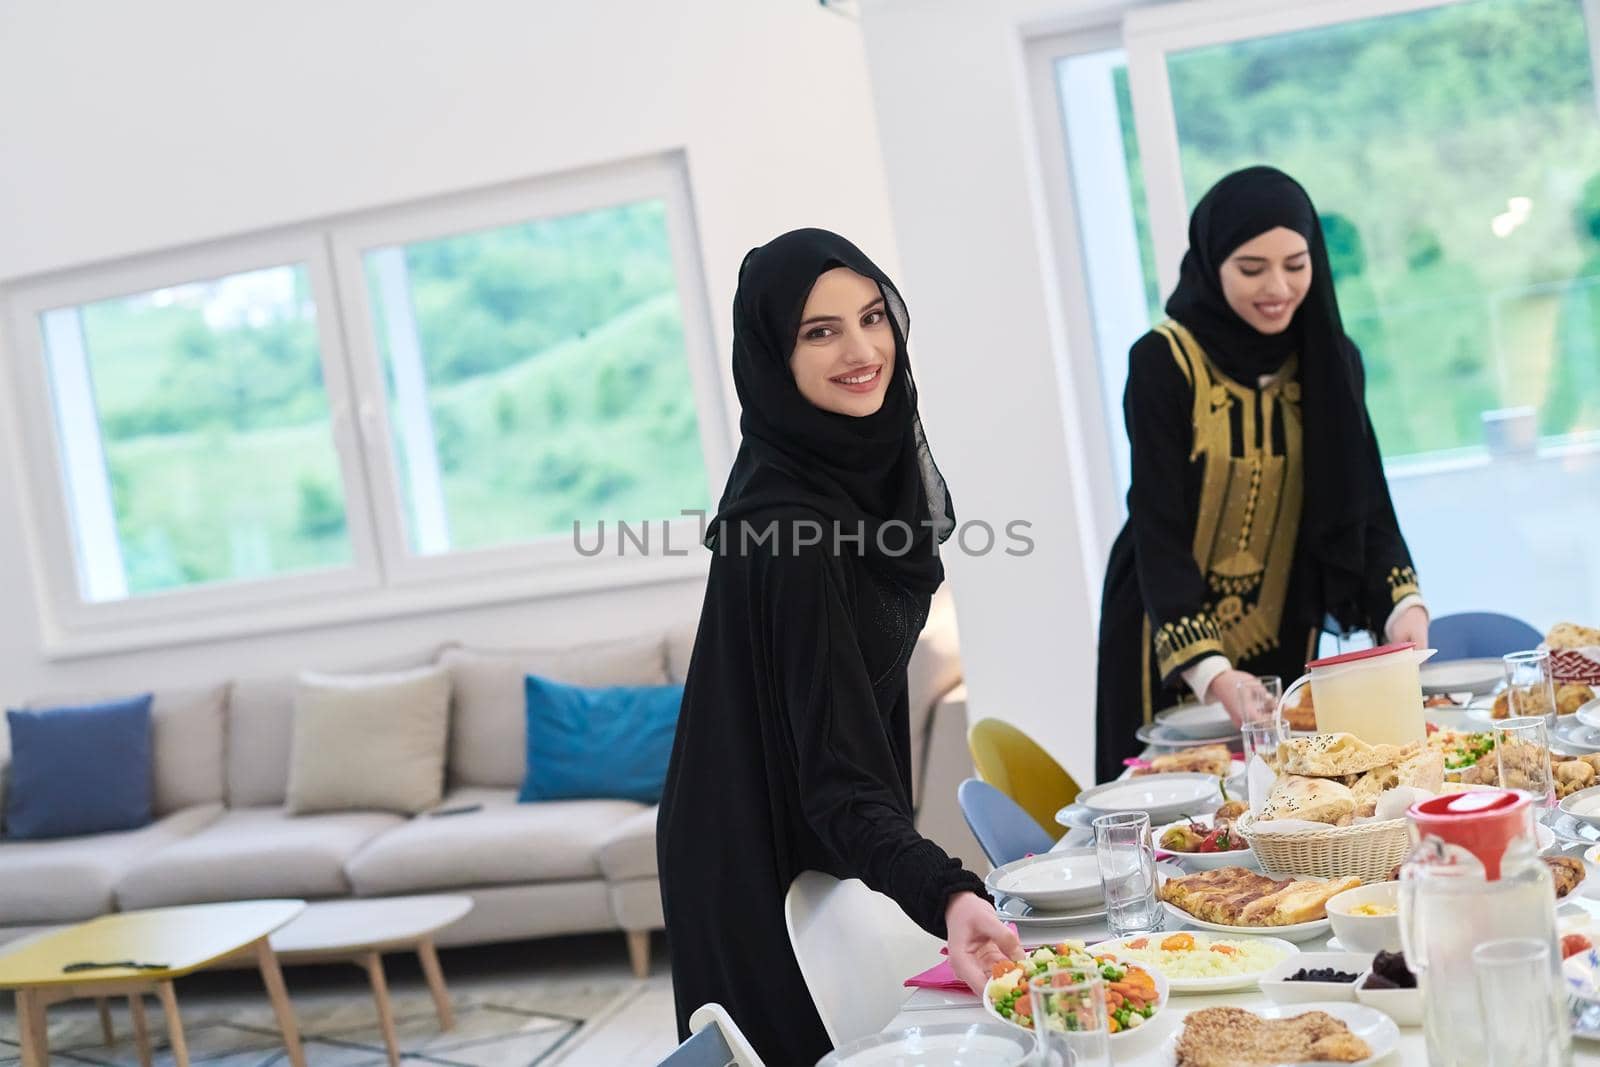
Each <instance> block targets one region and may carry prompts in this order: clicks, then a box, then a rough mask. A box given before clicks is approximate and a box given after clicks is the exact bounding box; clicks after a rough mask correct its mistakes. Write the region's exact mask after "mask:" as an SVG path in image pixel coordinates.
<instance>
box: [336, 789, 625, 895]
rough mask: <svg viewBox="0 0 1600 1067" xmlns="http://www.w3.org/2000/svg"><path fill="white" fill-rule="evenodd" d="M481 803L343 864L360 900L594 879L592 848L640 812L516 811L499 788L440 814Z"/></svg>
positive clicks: (469, 793)
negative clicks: (404, 894) (477, 887)
mask: <svg viewBox="0 0 1600 1067" xmlns="http://www.w3.org/2000/svg"><path fill="white" fill-rule="evenodd" d="M467 804H482V805H483V807H482V809H481V810H478V811H472V812H468V813H466V814H461V815H443V816H430V815H419V816H417V817H416V818H414V819H412V820H411V821H410V822H408V823H406V824H405V825H404V826H402V827H400V828H399V829H397V830H394V831H391V832H390V833H386V834H384V835H383V836H382V837H379V838H378V839H376V840H375V841H372V842H371V843H370V844H368V845H367V846H366V847H365V848H363V849H362V850H361V851H360V852H359V853H358V854H357V855H356V856H355V857H354V858H353V859H351V860H350V862H349V863H348V864H347V865H346V868H345V869H346V872H347V873H348V874H349V876H350V883H351V885H352V886H354V887H355V891H356V892H357V893H359V894H361V895H363V896H385V895H389V894H394V893H412V892H422V891H428V890H435V889H461V888H466V887H470V886H489V885H510V884H516V883H521V882H556V881H569V880H574V879H586V878H587V879H597V878H599V877H600V864H599V862H598V860H597V859H596V856H595V844H596V842H598V841H600V840H602V839H603V838H605V837H606V835H607V834H609V833H610V832H611V830H612V828H613V827H615V826H617V825H618V824H619V823H622V822H624V821H625V820H626V819H628V817H629V816H631V815H633V814H634V813H635V812H637V811H639V810H640V807H641V805H638V804H635V803H634V802H633V801H631V800H552V801H548V802H546V803H542V804H518V803H517V802H516V793H515V792H514V791H512V790H509V789H506V790H500V789H458V790H456V791H454V792H452V793H451V794H450V795H449V796H447V797H446V798H445V800H444V803H443V804H442V805H441V808H442V809H443V810H448V809H450V808H454V807H460V806H462V805H467Z"/></svg>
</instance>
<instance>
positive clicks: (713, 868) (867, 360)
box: [657, 230, 1019, 1064]
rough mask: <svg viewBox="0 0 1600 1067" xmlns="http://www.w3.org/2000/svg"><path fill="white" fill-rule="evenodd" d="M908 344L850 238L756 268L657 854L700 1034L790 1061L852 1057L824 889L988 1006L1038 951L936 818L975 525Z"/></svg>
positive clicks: (751, 272) (683, 998)
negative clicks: (915, 941) (907, 922)
mask: <svg viewBox="0 0 1600 1067" xmlns="http://www.w3.org/2000/svg"><path fill="white" fill-rule="evenodd" d="M908 327H909V319H908V318H907V316H906V311H905V305H904V303H902V301H901V299H900V294H899V292H898V291H897V290H896V289H895V287H894V284H893V283H892V282H890V281H889V279H888V278H887V277H885V276H884V274H883V272H882V271H880V270H879V269H878V268H877V267H876V266H874V265H873V263H872V262H871V261H870V260H869V259H867V257H866V256H865V255H863V254H862V253H861V252H860V250H858V249H857V248H856V247H855V246H854V245H852V244H850V243H849V242H848V241H846V240H844V239H843V238H842V237H839V236H837V235H836V234H832V233H828V232H826V231H824V230H796V231H794V232H792V233H787V234H784V235H783V236H781V237H778V238H776V239H775V240H773V241H772V242H770V243H768V244H766V245H764V246H762V247H760V248H757V249H755V250H753V251H752V252H751V253H750V254H749V255H747V256H746V257H745V261H744V264H743V266H742V267H741V268H740V271H739V290H738V293H737V295H736V296H735V297H734V305H733V335H734V336H733V375H734V384H735V385H736V386H737V388H738V392H739V401H740V404H741V405H742V407H743V414H742V416H741V419H740V428H741V430H742V431H743V437H744V439H743V442H742V443H741V445H740V447H739V455H738V457H737V459H736V460H735V462H734V467H733V472H732V474H731V475H730V476H729V478H728V485H727V489H726V490H725V491H724V493H723V496H722V503H721V507H720V510H719V511H718V514H717V515H716V517H715V518H714V519H713V520H712V522H711V525H710V528H709V534H708V537H707V539H706V543H707V545H708V547H710V548H711V549H712V550H713V552H714V556H713V558H712V563H711V573H710V577H709V579H708V580H707V585H706V597H705V604H704V607H703V608H702V610H701V614H700V629H699V633H698V635H697V637H696V639H695V647H694V655H693V657H692V659H691V662H690V665H689V673H688V679H687V682H686V684H685V688H684V697H683V710H682V713H681V715H680V717H679V720H678V735H677V740H676V743H675V744H674V746H673V752H672V763H671V766H670V768H669V770H668V772H667V783H666V790H665V793H664V795H663V796H662V800H661V811H660V816H659V822H658V830H657V852H658V857H659V861H660V870H661V899H662V904H663V907H664V910H665V913H666V924H667V937H668V941H669V947H670V949H671V953H672V980H673V992H674V996H675V997H676V1001H677V1010H678V1030H679V1033H680V1035H682V1036H687V1034H688V1018H689V1014H690V1013H691V1012H693V1011H694V1010H695V1009H696V1008H698V1007H699V1006H700V1005H701V1004H704V1003H706V1002H707V1001H717V1002H719V1003H721V1004H722V1005H723V1006H724V1007H726V1008H727V1009H728V1010H729V1012H730V1014H731V1015H732V1016H733V1019H734V1021H735V1022H736V1023H738V1025H739V1027H740V1028H741V1029H742V1030H743V1031H744V1032H745V1035H746V1036H747V1037H749V1039H750V1042H751V1044H752V1045H753V1046H754V1047H755V1049H756V1051H757V1052H758V1053H759V1054H760V1055H761V1056H762V1058H763V1059H765V1060H766V1061H767V1062H768V1063H772V1064H798V1063H807V1064H809V1063H813V1062H815V1061H816V1060H817V1059H818V1058H819V1057H821V1056H822V1055H824V1054H825V1053H826V1052H827V1051H828V1049H829V1047H830V1045H829V1041H828V1037H827V1034H826V1032H825V1031H824V1029H823V1026H822V1022H821V1020H820V1019H819V1018H818V1016H817V1012H816V1009H815V1008H814V1007H813V1006H812V1003H811V998H810V996H809V995H808V994H807V992H806V987H805V982H804V980H803V979H802V977H801V975H800V969H799V966H798V965H797V964H796V962H795V958H794V953H793V952H792V951H791V950H790V947H789V938H788V933H787V931H786V929H785V925H784V906H783V905H784V895H785V894H786V893H787V892H788V889H789V883H790V882H792V881H793V880H794V878H795V876H796V875H798V874H800V873H801V872H802V871H805V870H808V869H810V870H819V871H825V872H827V873H829V874H833V875H835V876H837V877H839V878H852V877H854V878H860V879H862V880H863V881H864V882H866V884H867V885H868V886H870V887H871V888H873V889H876V890H879V891H880V892H883V893H885V894H887V895H888V896H890V897H892V898H893V899H894V900H895V902H896V903H898V904H899V905H900V907H901V908H902V909H904V910H905V912H906V914H907V915H909V916H910V917H911V918H912V919H913V920H915V921H916V922H917V924H918V925H919V926H921V927H922V928H923V929H925V930H927V931H929V932H930V933H933V934H934V935H936V936H938V937H944V938H947V939H948V940H949V944H950V957H951V964H952V966H953V967H954V968H955V969H956V973H957V974H959V975H960V976H961V977H962V978H963V979H965V980H967V982H968V983H969V984H970V985H972V986H973V988H974V990H976V989H977V988H979V987H980V986H981V984H982V982H983V980H984V979H985V978H987V976H988V968H989V966H990V965H991V964H992V963H993V962H995V961H996V960H998V959H1000V958H1001V957H1002V956H1007V957H1014V956H1016V955H1018V952H1019V950H1018V944H1017V938H1016V936H1015V934H1013V933H1012V932H1011V931H1010V930H1009V929H1008V928H1007V927H1006V926H1004V925H1003V924H1002V923H1001V922H1000V921H999V919H998V918H997V916H996V915H995V912H994V908H993V906H992V905H991V904H990V903H989V900H988V898H987V897H986V896H985V895H984V888H983V880H982V879H981V878H979V877H978V876H977V875H975V874H973V873H972V872H970V871H967V870H964V869H962V867H961V864H960V863H959V862H958V861H957V860H954V859H952V858H951V857H949V856H947V855H946V854H945V853H944V851H943V850H942V849H940V848H939V846H938V845H935V844H934V843H933V842H931V841H928V840H926V839H924V838H923V837H922V836H920V835H919V834H918V833H917V831H916V827H915V825H914V823H913V818H912V809H911V738H910V717H909V713H908V707H907V696H906V664H907V662H908V661H909V659H910V656H911V650H912V648H913V647H914V646H915V644H916V641H917V636H918V634H919V633H920V632H921V630H922V626H923V623H924V622H925V621H926V618H927V612H928V602H929V598H930V596H931V595H932V594H933V591H934V590H935V589H937V588H938V586H939V583H940V582H941V581H943V579H944V568H943V565H942V564H941V563H940V561H939V552H938V545H939V543H940V542H942V541H943V540H944V539H945V538H946V537H947V536H949V534H950V531H951V529H952V528H953V526H954V523H955V513H954V507H953V506H952V504H951V501H950V495H949V493H948V492H947V491H946V490H945V485H944V479H943V478H942V477H941V476H940V474H939V470H938V468H937V467H936V466H935V465H934V462H933V457H932V455H931V453H930V452H929V450H928V443H927V440H926V439H925V438H924V436H923V433H922V422H921V420H920V419H919V418H918V415H917V389H916V383H915V381H914V380H913V379H912V376H911V363H910V359H909V357H908V355H907V352H906V333H907V329H908ZM839 950H840V951H841V952H845V953H850V952H862V953H866V952H871V951H873V946H871V945H841V946H839Z"/></svg>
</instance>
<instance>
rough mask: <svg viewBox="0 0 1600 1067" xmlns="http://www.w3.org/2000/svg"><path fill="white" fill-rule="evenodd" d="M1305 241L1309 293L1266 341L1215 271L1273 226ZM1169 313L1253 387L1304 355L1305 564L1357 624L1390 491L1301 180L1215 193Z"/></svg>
mask: <svg viewBox="0 0 1600 1067" xmlns="http://www.w3.org/2000/svg"><path fill="white" fill-rule="evenodd" d="M1278 226H1282V227H1285V228H1287V229H1290V230H1293V231H1294V232H1295V233H1298V234H1299V235H1300V236H1302V237H1304V238H1305V239H1306V244H1307V246H1308V248H1309V250H1310V253H1311V288H1310V290H1309V291H1308V292H1307V293H1306V296H1305V299H1304V300H1303V301H1302V302H1301V304H1300V307H1299V308H1298V309H1296V311H1295V314H1294V318H1293V320H1292V321H1291V322H1290V324H1289V328H1288V329H1287V330H1285V331H1283V332H1282V333H1280V334H1263V333H1260V332H1258V331H1257V330H1256V329H1255V328H1254V327H1252V326H1251V325H1250V324H1249V323H1247V322H1245V321H1244V320H1243V319H1242V318H1240V317H1239V316H1238V314H1237V313H1235V312H1234V310H1233V309H1232V308H1231V307H1229V306H1228V301H1227V298H1226V297H1224V296H1223V293H1222V280H1221V277H1220V271H1221V269H1222V264H1223V263H1224V262H1225V261H1226V260H1227V258H1228V257H1229V256H1230V255H1232V254H1233V252H1234V250H1235V249H1237V248H1238V247H1239V246H1240V245H1242V244H1244V243H1245V242H1246V241H1249V240H1251V239H1252V238H1254V237H1257V236H1259V235H1260V234H1263V233H1265V232H1267V231H1268V230H1271V229H1273V228H1275V227H1278ZM1167 314H1168V315H1171V316H1172V317H1173V318H1174V319H1177V320H1178V321H1179V322H1180V323H1182V324H1183V325H1184V326H1185V327H1186V328H1187V329H1188V330H1189V332H1190V333H1192V334H1194V336H1195V338H1196V339H1197V340H1198V341H1199V342H1200V344H1201V345H1202V346H1203V347H1204V348H1205V350H1206V354H1207V355H1208V356H1210V357H1211V360H1212V362H1213V363H1215V364H1216V365H1217V366H1218V367H1219V368H1220V369H1221V370H1222V371H1223V373H1225V374H1227V375H1228V376H1229V377H1230V378H1233V379H1234V380H1235V381H1237V382H1240V383H1241V384H1244V385H1248V386H1252V387H1253V386H1255V385H1256V383H1257V380H1258V379H1259V377H1260V376H1261V375H1263V374H1271V373H1273V372H1274V371H1276V370H1277V369H1278V368H1279V367H1281V366H1282V365H1283V363H1284V361H1285V360H1286V359H1288V358H1289V356H1290V354H1292V353H1294V352H1298V353H1300V373H1299V379H1300V398H1301V419H1302V427H1303V433H1302V438H1301V440H1302V450H1303V454H1304V456H1305V466H1304V479H1305V480H1304V484H1305V496H1304V499H1305V509H1304V512H1303V514H1302V516H1301V521H1300V535H1299V549H1298V551H1297V553H1296V555H1297V560H1298V566H1300V567H1301V568H1302V572H1303V573H1304V574H1305V576H1306V578H1307V579H1308V580H1309V581H1310V583H1311V590H1310V591H1311V592H1312V593H1313V594H1314V599H1316V600H1317V601H1318V603H1316V604H1314V605H1312V610H1311V612H1310V613H1309V614H1310V616H1311V617H1309V618H1308V619H1307V620H1305V621H1307V622H1310V623H1312V624H1315V625H1319V626H1320V625H1321V623H1322V621H1323V612H1328V613H1331V614H1332V615H1333V616H1334V618H1335V619H1337V620H1338V621H1339V622H1340V623H1341V624H1342V625H1344V626H1345V627H1346V628H1352V627H1355V626H1357V625H1358V624H1359V622H1360V618H1361V610H1360V603H1361V590H1362V587H1363V580H1362V579H1363V569H1364V566H1365V561H1366V531H1367V526H1368V524H1369V522H1370V521H1372V519H1373V518H1374V516H1375V510H1376V509H1377V508H1378V507H1380V506H1381V504H1380V502H1381V500H1382V499H1383V498H1384V495H1385V494H1386V493H1387V489H1386V488H1385V486H1384V483H1383V468H1382V465H1381V461H1380V460H1379V457H1378V449H1377V442H1376V440H1375V439H1374V437H1373V435H1372V431H1371V427H1370V424H1369V422H1368V419H1367V411H1366V404H1365V402H1364V400H1363V399H1362V395H1361V383H1362V374H1361V369H1360V359H1361V357H1360V354H1359V353H1358V352H1357V350H1356V347H1355V345H1354V344H1353V343H1352V342H1351V341H1350V339H1349V338H1348V337H1347V336H1346V335H1345V332H1344V323H1343V320H1342V319H1341V318H1340V317H1339V301H1338V299H1337V297H1336V296H1335V295H1334V290H1333V271H1332V269H1331V268H1330V267H1329V264H1328V251H1327V245H1326V243H1325V241H1324V240H1323V235H1322V224H1321V223H1320V221H1319V220H1318V218H1317V211H1316V208H1315V207H1314V206H1313V205H1312V203H1311V198H1310V197H1309V196H1308V195H1306V191H1305V190H1304V189H1303V188H1301V186H1300V183H1299V182H1297V181H1295V180H1294V179H1293V178H1291V177H1289V176H1288V175H1287V174H1285V173H1283V172H1282V171H1280V170H1277V169H1276V168H1274V167H1248V168H1246V169H1244V170H1240V171H1235V172H1234V173H1232V174H1229V175H1228V176H1227V177H1225V178H1223V179H1222V180H1221V181H1219V182H1217V184H1216V185H1214V186H1212V187H1211V189H1210V191H1209V192H1207V193H1206V195H1205V196H1203V197H1201V198H1200V203H1199V204H1197V205H1195V209H1194V214H1193V215H1191V216H1190V218H1189V249H1188V251H1187V252H1185V253H1184V255H1183V266H1182V268H1181V269H1180V271H1179V274H1178V286H1177V288H1176V289H1174V290H1173V291H1172V296H1170V297H1169V298H1168V299H1167Z"/></svg>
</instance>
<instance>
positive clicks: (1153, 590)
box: [1122, 333, 1224, 685]
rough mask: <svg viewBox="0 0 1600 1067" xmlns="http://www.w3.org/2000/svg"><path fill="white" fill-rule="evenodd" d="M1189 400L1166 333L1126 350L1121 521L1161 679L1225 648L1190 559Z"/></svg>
mask: <svg viewBox="0 0 1600 1067" xmlns="http://www.w3.org/2000/svg"><path fill="white" fill-rule="evenodd" d="M1193 405H1194V386H1193V385H1192V384H1191V383H1190V382H1189V381H1188V379H1187V378H1186V377H1185V376H1184V373H1183V370H1182V369H1181V368H1180V367H1179V366H1178V363H1177V362H1176V361H1175V360H1174V359H1173V357H1172V351H1171V349H1170V348H1169V347H1168V343H1167V340H1166V338H1164V337H1162V336H1160V335H1159V334H1155V333H1150V334H1146V335H1145V336H1144V337H1143V338H1141V339H1140V340H1139V341H1138V343H1136V344H1135V345H1134V346H1133V349H1132V351H1130V352H1129V354H1128V385H1127V389H1126V390H1125V391H1124V392H1123V397H1122V411H1123V417H1124V419H1125V420H1126V421H1127V425H1128V442H1129V445H1130V447H1131V453H1132V466H1133V479H1132V485H1131V487H1130V488H1129V490H1128V524H1129V527H1130V529H1131V530H1132V532H1133V542H1134V550H1135V555H1136V558H1137V560H1138V574H1139V588H1140V590H1141V592H1142V593H1143V596H1144V606H1145V614H1146V615H1147V616H1148V617H1149V619H1150V629H1151V635H1152V637H1153V638H1154V641H1155V648H1156V658H1157V667H1156V669H1157V671H1158V673H1159V674H1160V675H1161V678H1162V681H1164V682H1165V683H1166V684H1168V685H1175V684H1176V683H1177V681H1178V677H1179V675H1181V674H1182V672H1183V671H1184V670H1185V669H1186V668H1188V667H1190V666H1192V665H1193V664H1194V663H1195V662H1197V661H1198V660H1200V659H1201V658H1202V657H1205V656H1209V655H1222V654H1224V653H1223V647H1222V636H1221V632H1220V631H1219V630H1218V628H1217V624H1216V621H1215V620H1214V619H1213V618H1212V617H1211V615H1210V614H1209V612H1208V611H1207V610H1206V603H1207V600H1208V591H1207V588H1206V580H1205V576H1204V575H1202V574H1201V573H1200V567H1199V565H1198V564H1196V563H1195V559H1194V536H1195V517H1194V515H1193V513H1192V512H1191V510H1190V507H1191V505H1190V502H1189V501H1188V500H1187V499H1186V493H1185V489H1184V487H1185V485H1186V483H1187V481H1188V471H1189V466H1190V463H1191V460H1190V452H1191V450H1192V449H1193V447H1194V414H1193Z"/></svg>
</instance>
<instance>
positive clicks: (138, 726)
mask: <svg viewBox="0 0 1600 1067" xmlns="http://www.w3.org/2000/svg"><path fill="white" fill-rule="evenodd" d="M150 699H151V694H149V693H145V694H144V695H143V696H136V697H129V698H127V699H126V700H115V701H108V702H106V703H104V704H88V705H84V706H82V707H66V708H42V709H39V710H37V711H15V710H10V711H7V712H6V722H7V724H8V725H9V726H10V729H11V772H10V774H9V775H8V779H9V780H8V781H7V782H6V797H5V801H6V805H5V811H6V834H5V835H6V837H8V838H11V839H13V840H19V841H26V840H37V839H40V838H46V837H71V836H74V835H77V834H97V833H104V832H106V831H109V830H132V829H134V828H136V827H139V826H144V825H145V824H146V823H148V822H149V821H150V804H151V796H152V794H153V792H154V780H153V771H152V769H151V746H150Z"/></svg>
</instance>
